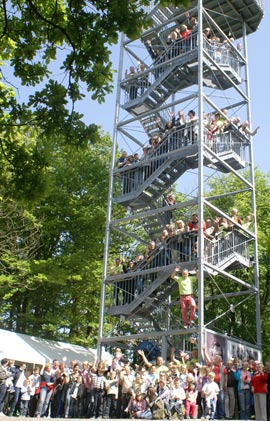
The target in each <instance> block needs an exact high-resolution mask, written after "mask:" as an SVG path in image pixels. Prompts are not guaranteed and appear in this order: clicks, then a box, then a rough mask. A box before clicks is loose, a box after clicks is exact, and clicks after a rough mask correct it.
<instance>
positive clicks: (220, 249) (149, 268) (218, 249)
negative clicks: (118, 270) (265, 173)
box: [107, 228, 250, 306]
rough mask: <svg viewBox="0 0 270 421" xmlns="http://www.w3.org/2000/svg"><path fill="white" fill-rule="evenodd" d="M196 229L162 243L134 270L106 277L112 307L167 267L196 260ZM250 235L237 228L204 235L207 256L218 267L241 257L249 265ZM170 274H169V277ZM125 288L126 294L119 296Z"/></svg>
mask: <svg viewBox="0 0 270 421" xmlns="http://www.w3.org/2000/svg"><path fill="white" fill-rule="evenodd" d="M197 241H198V233H197V232H196V231H189V232H183V233H180V234H177V235H174V236H172V237H168V240H167V241H165V242H163V243H161V244H159V246H158V247H157V248H156V250H155V251H154V253H153V255H152V256H151V257H150V258H149V259H144V260H143V261H142V262H141V263H140V264H139V265H137V266H136V267H135V269H134V271H130V272H128V273H125V274H124V273H123V274H121V275H119V274H117V275H113V276H109V277H107V282H108V284H109V285H110V287H111V288H112V293H111V303H110V306H115V305H117V306H118V305H125V304H128V303H130V302H131V301H133V300H134V299H135V297H136V296H138V295H140V294H141V293H142V292H143V291H145V290H146V288H148V287H149V285H151V284H152V283H153V282H154V281H156V280H157V279H158V277H159V276H162V275H163V274H164V269H165V268H166V267H167V268H168V269H169V268H171V269H172V271H173V268H174V267H175V266H174V265H176V264H178V263H188V262H192V261H194V264H196V260H197ZM249 244H250V238H249V237H248V236H247V235H246V234H245V233H243V232H241V231H240V230H239V229H237V228H233V229H232V230H231V231H223V232H219V233H217V235H216V236H215V237H214V238H213V239H209V238H207V237H205V238H204V259H205V260H206V261H207V262H208V263H210V264H211V265H215V266H217V267H219V266H223V265H229V264H230V263H231V262H232V260H233V261H235V260H237V261H238V260H239V256H242V257H243V259H244V260H245V262H246V263H245V264H246V265H247V266H248V265H249V264H250V257H249V254H250V253H249ZM182 266H183V265H182ZM168 277H169V276H168ZM120 290H121V291H123V292H124V295H123V297H121V300H122V301H121V300H120V297H119V296H118V293H119V291H120Z"/></svg>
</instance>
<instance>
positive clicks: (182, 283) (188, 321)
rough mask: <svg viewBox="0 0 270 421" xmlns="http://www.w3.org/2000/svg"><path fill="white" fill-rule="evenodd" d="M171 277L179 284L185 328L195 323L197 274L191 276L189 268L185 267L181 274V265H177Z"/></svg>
mask: <svg viewBox="0 0 270 421" xmlns="http://www.w3.org/2000/svg"><path fill="white" fill-rule="evenodd" d="M171 277H172V279H173V280H174V281H176V282H177V283H178V286H179V294H180V308H181V313H182V319H183V324H184V328H185V329H187V328H188V327H189V326H191V325H193V324H194V316H195V311H196V302H195V300H194V296H193V283H194V281H195V279H196V276H189V273H188V270H187V269H183V270H182V274H180V266H176V268H175V270H174V272H173V273H172V275H171ZM188 310H189V317H188Z"/></svg>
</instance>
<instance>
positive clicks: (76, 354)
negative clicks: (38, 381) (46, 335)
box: [0, 329, 96, 365]
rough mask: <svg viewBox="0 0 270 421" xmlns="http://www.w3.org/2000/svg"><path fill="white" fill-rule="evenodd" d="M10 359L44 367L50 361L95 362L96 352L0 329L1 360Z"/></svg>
mask: <svg viewBox="0 0 270 421" xmlns="http://www.w3.org/2000/svg"><path fill="white" fill-rule="evenodd" d="M2 358H8V359H11V360H15V361H17V362H18V361H20V362H25V363H30V364H34V365H43V364H46V362H48V361H52V360H54V359H58V360H59V361H62V359H63V358H65V359H66V361H67V362H66V364H67V365H68V364H69V362H70V361H71V360H76V361H78V362H79V363H82V362H83V361H90V362H93V361H94V360H95V358H96V351H95V350H93V349H87V348H84V347H82V346H79V345H73V344H69V343H64V342H58V341H52V340H48V339H43V338H38V337H35V336H28V335H24V334H22V333H15V332H9V331H7V330H3V329H0V359H2Z"/></svg>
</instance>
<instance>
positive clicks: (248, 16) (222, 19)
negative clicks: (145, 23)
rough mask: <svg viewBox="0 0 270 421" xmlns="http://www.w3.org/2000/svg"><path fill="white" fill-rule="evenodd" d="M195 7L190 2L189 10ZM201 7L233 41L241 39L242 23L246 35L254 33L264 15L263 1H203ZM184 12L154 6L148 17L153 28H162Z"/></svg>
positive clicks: (176, 8) (182, 10)
mask: <svg viewBox="0 0 270 421" xmlns="http://www.w3.org/2000/svg"><path fill="white" fill-rule="evenodd" d="M197 5H198V2H197V0H190V7H189V10H192V9H193V8H196V7H197ZM203 7H204V9H205V10H206V11H207V12H208V13H209V15H210V16H211V17H212V18H213V20H214V21H215V22H216V24H217V25H218V26H219V27H220V28H221V29H222V30H223V31H224V33H228V31H229V32H230V34H231V36H232V37H234V38H235V39H238V38H241V37H242V35H243V23H245V24H246V34H247V35H249V34H251V33H253V32H255V31H256V30H257V29H258V27H259V24H260V22H261V20H262V18H263V14H264V1H263V0H203ZM184 12H185V9H184V8H183V7H174V6H168V7H162V6H161V5H156V6H155V7H153V9H152V10H151V11H150V13H149V15H150V16H151V17H152V19H153V22H154V24H153V26H154V27H158V26H159V25H161V26H163V25H164V24H165V22H166V21H170V20H172V21H173V20H176V21H177V16H178V15H181V14H183V13H184ZM194 14H196V13H194ZM179 23H181V20H180V21H179ZM146 32H148V31H146Z"/></svg>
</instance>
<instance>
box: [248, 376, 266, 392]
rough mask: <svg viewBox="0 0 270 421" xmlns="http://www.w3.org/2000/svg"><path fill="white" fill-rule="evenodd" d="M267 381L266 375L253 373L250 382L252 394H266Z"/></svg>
mask: <svg viewBox="0 0 270 421" xmlns="http://www.w3.org/2000/svg"><path fill="white" fill-rule="evenodd" d="M267 380H268V374H267V373H259V372H258V371H257V372H256V373H254V374H253V377H252V379H251V382H250V384H251V386H253V388H254V393H267V384H266V382H267Z"/></svg>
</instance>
